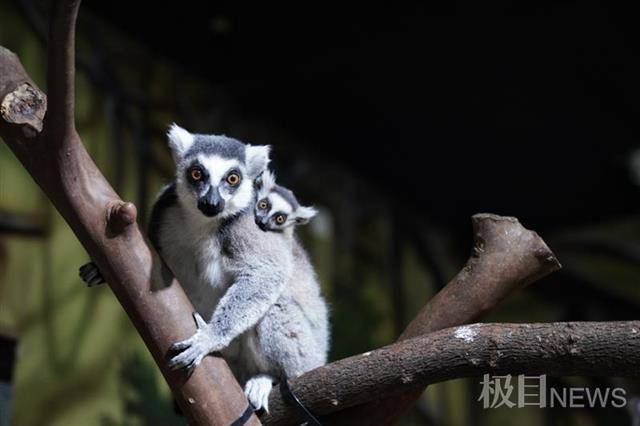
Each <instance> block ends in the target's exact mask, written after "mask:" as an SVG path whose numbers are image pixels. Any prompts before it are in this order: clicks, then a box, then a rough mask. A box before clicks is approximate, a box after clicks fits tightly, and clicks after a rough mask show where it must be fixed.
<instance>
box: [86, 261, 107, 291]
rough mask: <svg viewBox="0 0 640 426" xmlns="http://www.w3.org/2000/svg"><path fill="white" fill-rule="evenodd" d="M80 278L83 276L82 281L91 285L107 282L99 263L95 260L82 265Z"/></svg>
mask: <svg viewBox="0 0 640 426" xmlns="http://www.w3.org/2000/svg"><path fill="white" fill-rule="evenodd" d="M80 278H82V281H84V282H85V283H87V286H89V287H93V286H94V285H99V284H103V283H105V280H104V278H103V277H102V274H101V273H100V269H98V265H96V264H95V263H94V262H89V263H87V264H85V265H82V266H81V267H80Z"/></svg>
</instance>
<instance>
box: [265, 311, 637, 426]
mask: <svg viewBox="0 0 640 426" xmlns="http://www.w3.org/2000/svg"><path fill="white" fill-rule="evenodd" d="M486 373H491V374H496V375H502V374H514V375H515V374H525V373H526V374H531V375H539V374H548V375H551V376H569V375H579V376H600V377H602V376H609V377H610V376H615V377H640V321H629V322H603V323H597V322H583V323H580V322H574V323H552V324H474V325H466V326H461V327H452V328H447V329H445V330H440V331H436V332H433V333H431V334H428V335H426V336H420V337H416V338H413V339H407V340H404V341H402V342H399V343H395V344H393V345H390V346H386V347H384V348H381V349H377V350H375V351H371V352H367V353H365V354H361V355H356V356H353V357H350V358H345V359H342V360H340V361H337V362H334V363H332V364H329V365H326V366H324V367H320V368H318V369H316V370H313V371H311V372H309V373H307V374H304V375H302V376H300V377H299V378H297V379H295V380H293V381H292V385H293V386H295V391H296V394H297V396H298V397H299V398H301V399H302V400H303V401H304V403H305V405H306V406H307V407H308V408H310V409H311V410H313V411H314V412H315V413H317V414H319V415H326V414H329V413H333V412H335V411H337V410H340V409H343V408H345V407H349V406H353V405H355V404H362V403H366V402H368V401H371V400H372V399H374V398H377V397H391V396H394V395H396V396H397V395H405V394H411V393H412V392H414V391H421V390H422V389H423V388H424V387H425V386H427V385H429V384H432V383H437V382H442V381H445V380H451V379H456V378H462V377H477V376H481V375H483V374H486ZM269 407H270V415H269V416H265V417H264V418H263V419H262V420H263V422H264V423H265V424H277V425H293V424H296V423H297V422H299V421H300V420H301V419H300V417H298V416H297V414H296V413H292V412H291V411H290V410H289V409H288V408H287V407H286V406H285V405H283V402H282V400H281V399H279V398H276V397H274V393H272V395H271V398H270V399H269ZM326 424H330V423H328V422H326ZM354 424H378V422H377V421H376V420H371V421H367V420H364V419H361V420H360V422H358V423H354Z"/></svg>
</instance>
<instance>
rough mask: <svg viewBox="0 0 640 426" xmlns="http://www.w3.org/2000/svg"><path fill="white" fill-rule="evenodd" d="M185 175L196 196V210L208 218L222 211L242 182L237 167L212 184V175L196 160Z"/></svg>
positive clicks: (240, 173)
mask: <svg viewBox="0 0 640 426" xmlns="http://www.w3.org/2000/svg"><path fill="white" fill-rule="evenodd" d="M185 173H186V181H187V182H189V184H190V185H191V187H192V188H193V191H194V192H195V194H197V196H198V209H199V210H200V211H201V212H202V213H203V214H204V215H205V216H208V217H213V216H216V215H217V214H219V213H220V212H222V211H223V210H224V208H225V201H226V199H229V198H232V197H233V196H234V194H235V193H236V192H237V191H238V188H239V187H240V184H241V182H242V171H241V170H240V168H239V167H231V168H230V169H229V170H226V171H225V173H222V174H221V180H220V181H219V182H214V181H213V179H212V173H210V172H209V171H208V170H207V169H206V167H205V166H204V165H203V164H202V163H200V161H198V160H196V161H194V162H193V163H192V165H191V166H189V167H188V168H187V169H186V170H185ZM218 174H219V173H218ZM213 176H215V175H213ZM222 194H224V195H222Z"/></svg>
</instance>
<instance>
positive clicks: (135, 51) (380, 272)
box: [0, 0, 640, 426]
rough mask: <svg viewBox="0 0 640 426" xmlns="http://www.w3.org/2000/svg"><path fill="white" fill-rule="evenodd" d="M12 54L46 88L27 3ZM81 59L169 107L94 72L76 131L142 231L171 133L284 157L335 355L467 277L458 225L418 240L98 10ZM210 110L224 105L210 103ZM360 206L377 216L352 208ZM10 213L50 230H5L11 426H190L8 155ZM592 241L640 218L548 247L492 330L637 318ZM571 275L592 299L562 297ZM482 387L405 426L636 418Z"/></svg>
mask: <svg viewBox="0 0 640 426" xmlns="http://www.w3.org/2000/svg"><path fill="white" fill-rule="evenodd" d="M96 34H98V35H96ZM0 44H1V45H3V46H5V47H8V48H9V49H11V50H13V51H14V52H17V53H18V54H19V56H20V58H21V60H22V62H23V64H24V65H25V68H26V69H27V70H28V72H29V73H30V74H31V76H32V77H33V78H34V79H35V80H36V82H37V83H38V84H39V85H40V86H41V87H42V88H43V89H44V88H45V84H44V69H45V68H44V66H45V60H44V58H45V56H44V51H43V47H42V44H41V42H40V41H39V40H38V39H37V37H36V36H35V34H34V32H33V31H32V28H31V27H30V26H29V25H28V23H27V22H25V21H24V16H23V14H22V13H20V11H19V9H18V8H17V7H16V3H14V2H10V1H6V0H0ZM105 52H108V54H107V53H105ZM79 56H80V57H84V58H89V59H88V60H89V61H90V62H91V61H94V63H98V64H102V65H101V66H105V65H104V64H105V63H106V64H108V65H109V69H108V70H107V69H105V72H110V73H111V75H112V77H114V79H115V80H116V81H124V82H126V84H124V86H125V87H127V88H135V89H136V91H139V92H140V93H142V94H144V96H146V97H147V99H151V100H159V101H158V103H160V104H161V105H159V106H153V107H148V106H145V105H142V106H141V105H137V106H136V105H131V104H130V103H127V101H126V99H123V98H122V97H121V96H116V95H114V94H113V93H112V92H111V91H110V90H107V89H108V88H107V89H105V88H104V87H101V88H99V87H98V86H99V85H97V84H96V81H95V76H91V75H89V74H88V73H85V72H81V73H79V76H78V90H77V96H78V98H77V115H78V117H77V123H78V128H79V130H80V133H81V134H82V138H83V141H84V143H85V145H86V146H87V149H88V150H89V152H90V154H91V156H92V157H93V158H94V160H95V161H96V163H97V164H98V166H99V167H100V169H101V170H102V171H103V172H104V174H105V175H106V176H107V178H108V179H109V180H110V181H111V182H112V183H113V184H114V186H115V187H116V189H117V190H118V191H119V193H120V194H121V195H122V196H123V198H124V199H127V200H133V201H134V202H135V203H136V204H137V205H138V206H139V209H140V211H141V212H142V213H143V214H141V215H140V216H141V221H143V222H144V217H145V214H144V211H147V212H148V211H149V207H150V205H151V203H152V202H153V197H154V194H155V192H156V191H158V189H159V188H160V187H161V186H162V185H163V184H164V183H166V182H167V180H168V179H169V176H170V174H171V173H172V162H171V158H170V156H169V154H168V152H167V149H166V147H165V143H164V135H163V132H164V129H165V128H166V125H167V124H168V123H170V122H172V121H177V122H179V123H180V124H183V125H184V126H185V127H187V128H190V129H197V130H203V131H204V130H210V131H215V132H220V133H227V134H231V135H234V136H236V137H238V138H240V139H243V140H249V141H253V140H256V141H259V142H263V141H264V142H266V143H271V144H273V145H274V155H275V157H276V161H275V164H276V168H277V170H278V172H279V176H281V177H283V178H284V180H285V182H295V184H294V185H292V187H293V189H294V190H295V191H296V192H297V193H299V194H302V198H303V200H304V202H309V203H314V204H316V205H317V206H318V207H319V208H320V212H321V213H320V215H319V216H318V217H317V218H316V219H315V220H314V221H313V222H312V223H311V224H310V225H309V226H308V227H305V228H303V229H301V238H302V239H303V241H304V243H305V245H306V247H308V249H309V251H310V253H311V256H312V258H313V262H314V264H315V265H316V267H317V270H318V275H319V277H320V280H321V282H322V285H323V291H324V293H325V295H326V296H327V299H328V301H329V303H330V307H331V321H332V325H333V344H332V355H331V356H332V359H338V358H342V357H345V356H349V355H353V354H355V353H359V352H363V351H366V350H369V349H372V348H375V347H379V346H382V345H385V344H388V343H390V342H392V341H393V340H394V337H395V335H396V334H397V332H398V330H401V329H402V328H403V327H404V326H405V325H406V323H407V322H408V321H409V320H410V319H411V318H412V317H413V316H414V315H415V313H416V312H417V311H418V310H419V309H420V308H421V307H422V306H423V304H424V302H425V300H428V298H429V297H431V296H432V295H433V294H435V292H436V291H437V290H438V289H439V288H440V287H441V286H442V285H443V284H444V281H446V280H447V279H448V278H451V276H452V275H453V274H454V273H455V272H456V271H457V270H458V269H459V268H460V267H461V266H462V264H463V262H464V260H465V258H466V256H465V255H466V250H467V248H465V247H462V246H460V245H459V244H458V245H457V244H455V243H454V242H452V236H451V235H450V233H449V232H448V231H447V230H446V229H435V228H430V227H429V226H428V224H422V225H424V226H421V227H420V230H418V231H414V230H413V229H411V227H412V222H411V221H410V220H406V219H407V218H406V217H401V218H400V219H398V218H397V217H396V212H393V211H392V208H397V207H396V206H395V205H394V203H392V202H389V200H385V199H381V198H380V197H381V196H380V194H377V193H376V191H375V188H371V187H370V186H369V185H368V184H367V183H366V182H364V181H363V180H362V179H361V178H359V177H358V176H354V175H353V174H351V173H350V172H349V171H348V170H344V168H341V167H340V166H339V165H337V164H336V162H332V161H330V160H327V159H317V158H309V157H308V156H307V157H305V155H304V154H303V153H302V152H301V151H304V147H303V148H301V147H300V145H299V143H300V142H299V141H298V140H295V139H294V138H292V137H291V136H290V135H288V134H287V132H286V131H285V130H283V129H274V128H272V127H270V126H269V124H268V123H264V122H260V121H259V120H255V119H248V118H247V117H244V116H243V115H242V113H241V112H238V110H237V109H234V104H233V102H231V101H229V100H228V99H227V97H226V93H225V91H224V88H220V87H212V86H211V85H208V84H206V83H205V82H204V81H201V80H199V79H198V78H196V77H193V76H191V75H189V74H188V73H186V72H185V71H184V70H182V69H181V68H180V67H179V66H178V65H176V64H170V63H168V62H166V61H164V60H162V59H161V58H159V57H157V56H154V55H153V53H152V52H149V51H147V50H145V49H144V48H143V47H142V46H140V45H139V44H137V43H136V42H135V41H134V40H131V39H129V38H126V37H124V36H122V35H121V34H119V33H118V32H117V31H114V30H113V29H110V28H107V27H105V26H103V25H101V24H100V23H99V21H96V19H95V18H93V17H91V16H90V14H88V13H87V14H84V15H83V19H81V22H80V39H79ZM104 57H107V58H108V59H106V60H105V58H104ZM112 84H116V85H117V83H112ZM211 98H213V99H216V102H215V103H214V104H215V105H213V106H212V105H210V103H211V102H210V100H209V99H211ZM154 102H155V101H154ZM203 105H204V106H206V107H203ZM227 105H229V107H228V108H227ZM294 161H295V163H294ZM320 173H322V174H321V175H320ZM311 177H315V179H312V178H311ZM324 186H330V187H332V188H338V187H339V188H340V192H339V194H337V195H336V193H334V192H338V191H334V192H331V193H327V191H323V189H324ZM367 203H369V204H367ZM360 205H362V206H365V207H364V208H356V207H355V206H360ZM370 206H375V208H369V207H370ZM380 206H383V207H380ZM390 206H394V207H390ZM0 209H2V210H3V211H7V212H11V213H12V214H16V215H25V214H32V215H33V214H36V215H38V217H41V218H42V219H43V220H42V223H44V224H45V228H46V229H45V237H44V238H37V237H24V236H20V235H2V234H0V333H2V334H5V335H13V336H17V337H18V338H19V353H18V360H17V364H16V372H15V382H14V385H15V399H14V410H13V414H14V418H13V422H14V424H16V425H20V426H23V425H24V426H31V425H33V426H35V425H44V424H46V425H86V424H101V425H172V424H182V423H183V420H182V419H181V418H180V417H179V416H177V415H176V414H175V412H174V408H173V402H172V399H171V396H170V392H169V390H168V388H167V386H166V384H165V383H164V381H163V379H162V377H161V376H160V374H159V372H158V370H157V368H156V366H155V364H154V362H153V360H152V359H151V357H150V355H149V353H148V352H147V350H146V348H145V347H144V345H143V344H142V342H141V340H140V339H139V337H138V335H137V333H136V332H135V330H134V329H133V327H132V325H131V323H130V322H129V320H128V318H127V317H126V315H125V313H124V312H123V311H122V309H121V307H120V305H119V304H118V303H117V301H116V300H115V298H114V297H113V295H112V294H111V292H110V290H109V288H108V287H107V286H102V287H99V288H92V289H87V288H86V287H85V286H84V284H83V283H82V282H81V281H80V279H79V278H78V275H77V270H78V267H79V266H80V265H81V264H83V263H85V262H87V261H88V257H87V254H86V253H85V251H84V250H83V248H82V247H81V245H80V244H79V243H78V241H77V240H76V238H75V237H74V235H73V234H72V232H71V231H70V230H69V228H68V227H67V225H66V224H65V223H64V221H63V220H62V218H61V217H60V216H59V215H58V213H57V212H56V211H55V209H53V208H52V206H51V205H50V203H49V202H48V201H47V200H46V199H45V197H44V195H43V194H42V193H41V192H40V190H39V189H38V188H37V187H36V186H35V185H34V183H33V182H32V181H31V179H30V177H29V176H28V175H27V174H26V172H25V171H24V170H23V168H22V166H21V165H20V164H19V163H18V162H17V160H16V159H15V158H14V156H13V155H12V153H11V152H10V151H9V150H8V148H7V147H6V146H5V145H4V144H0ZM394 220H395V221H400V222H403V223H404V222H406V223H405V228H401V229H400V230H398V227H397V226H393V223H394V222H393V221H394ZM525 225H526V224H525ZM470 231H471V229H469V230H468V233H469V234H470V233H471V232H470ZM409 232H411V234H409ZM594 233H595V234H596V236H602V235H605V236H607V237H608V238H614V239H616V241H620V240H624V241H628V242H633V243H636V244H637V243H638V241H640V238H639V236H640V221H638V220H637V219H635V218H629V219H619V218H618V219H616V220H613V221H611V222H608V223H602V224H596V225H594V226H591V227H589V229H588V230H586V231H585V230H566V231H563V232H562V233H560V232H558V233H557V235H550V236H547V235H545V239H546V240H547V241H548V242H549V243H550V245H551V247H552V248H555V247H556V245H555V244H554V242H556V241H557V242H558V247H560V248H561V249H560V250H557V254H558V255H559V258H560V260H561V262H562V263H563V264H564V267H565V275H563V274H556V275H554V276H553V277H550V278H548V279H546V280H545V281H544V283H541V284H540V285H537V284H536V285H535V286H532V288H531V289H528V290H526V291H524V292H521V293H519V294H517V295H515V296H514V297H512V298H511V299H510V300H509V301H508V302H507V303H506V304H505V305H504V306H503V307H502V308H501V309H499V310H497V311H496V312H494V313H492V314H491V316H490V317H489V318H488V319H487V321H527V322H532V321H554V320H558V321H559V320H569V319H572V320H575V319H602V320H606V319H616V318H618V316H617V314H616V311H618V312H617V313H620V310H619V308H620V307H619V305H612V303H613V302H614V301H616V300H620V299H624V300H626V301H627V303H629V306H630V308H629V309H631V310H633V309H635V308H637V306H638V304H640V287H638V286H637V277H638V276H640V263H638V262H637V261H636V262H635V263H634V262H630V261H629V260H628V259H626V260H625V259H621V258H620V257H619V256H613V255H607V254H602V253H594V252H585V250H584V246H583V245H582V244H580V243H573V244H572V243H571V242H572V241H574V242H575V241H580V238H585V237H592V236H593V234H594ZM425 234H429V235H430V236H437V238H438V239H437V240H436V241H435V242H434V241H431V242H429V241H427V243H426V244H427V245H429V244H430V245H432V246H434V245H435V246H437V248H438V249H439V250H441V251H442V252H441V253H436V255H435V256H432V258H431V259H425V250H424V247H421V244H422V245H424V244H425V243H424V242H423V243H418V242H417V241H418V240H420V239H421V238H422V237H424V235H425ZM432 254H433V253H432ZM567 277H569V278H567ZM568 279H571V280H573V281H575V282H578V283H580V285H582V286H583V287H582V288H584V289H588V290H589V291H591V292H592V293H588V294H587V293H585V294H581V295H576V294H575V292H573V293H572V292H571V291H566V290H565V289H566V288H569V287H566V286H567V280H568ZM396 286H401V288H400V290H401V291H400V293H399V294H400V300H395V299H394V296H393V295H394V294H395V293H394V291H396V290H397V287H396ZM589 294H594V295H600V294H604V295H607V297H611V299H607V298H601V297H600V296H598V297H596V296H593V297H591V296H588V295H589ZM589 297H591V298H589ZM616 298H618V299H616ZM636 312H637V311H636ZM478 382H479V379H465V380H455V381H451V382H447V383H442V384H438V385H434V386H431V387H430V388H429V389H428V390H427V392H426V394H425V397H424V398H423V400H422V401H421V403H420V409H419V410H416V411H415V412H413V413H412V414H411V415H410V416H409V417H408V418H407V419H406V420H405V423H406V424H438V425H439V424H444V425H467V424H469V425H480V424H487V425H488V424H496V425H500V424H513V423H515V422H517V424H519V425H539V424H562V425H565V424H566V425H578V424H580V425H583V424H597V423H600V422H601V421H604V420H606V419H614V420H615V421H616V422H617V421H620V422H625V421H626V419H627V417H626V412H625V411H624V410H618V411H615V410H613V411H615V412H613V413H612V410H602V411H598V410H596V412H592V411H589V412H588V413H587V412H586V411H585V410H578V409H573V410H564V411H562V412H556V411H554V412H553V415H550V414H548V413H547V412H543V411H542V410H536V409H533V408H530V407H529V408H527V409H522V410H508V409H497V410H486V411H483V410H481V408H480V405H479V403H477V402H476V399H477V397H478V395H479V385H478ZM605 382H610V380H609V381H605ZM593 383H596V382H593ZM623 384H624V385H625V387H626V388H627V389H628V390H629V392H634V393H635V392H637V391H638V389H636V388H635V386H637V383H632V382H628V381H625V382H623Z"/></svg>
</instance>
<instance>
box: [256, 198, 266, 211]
mask: <svg viewBox="0 0 640 426" xmlns="http://www.w3.org/2000/svg"><path fill="white" fill-rule="evenodd" d="M258 208H259V209H260V210H266V209H267V202H266V201H265V200H262V201H260V202H259V203H258Z"/></svg>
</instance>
